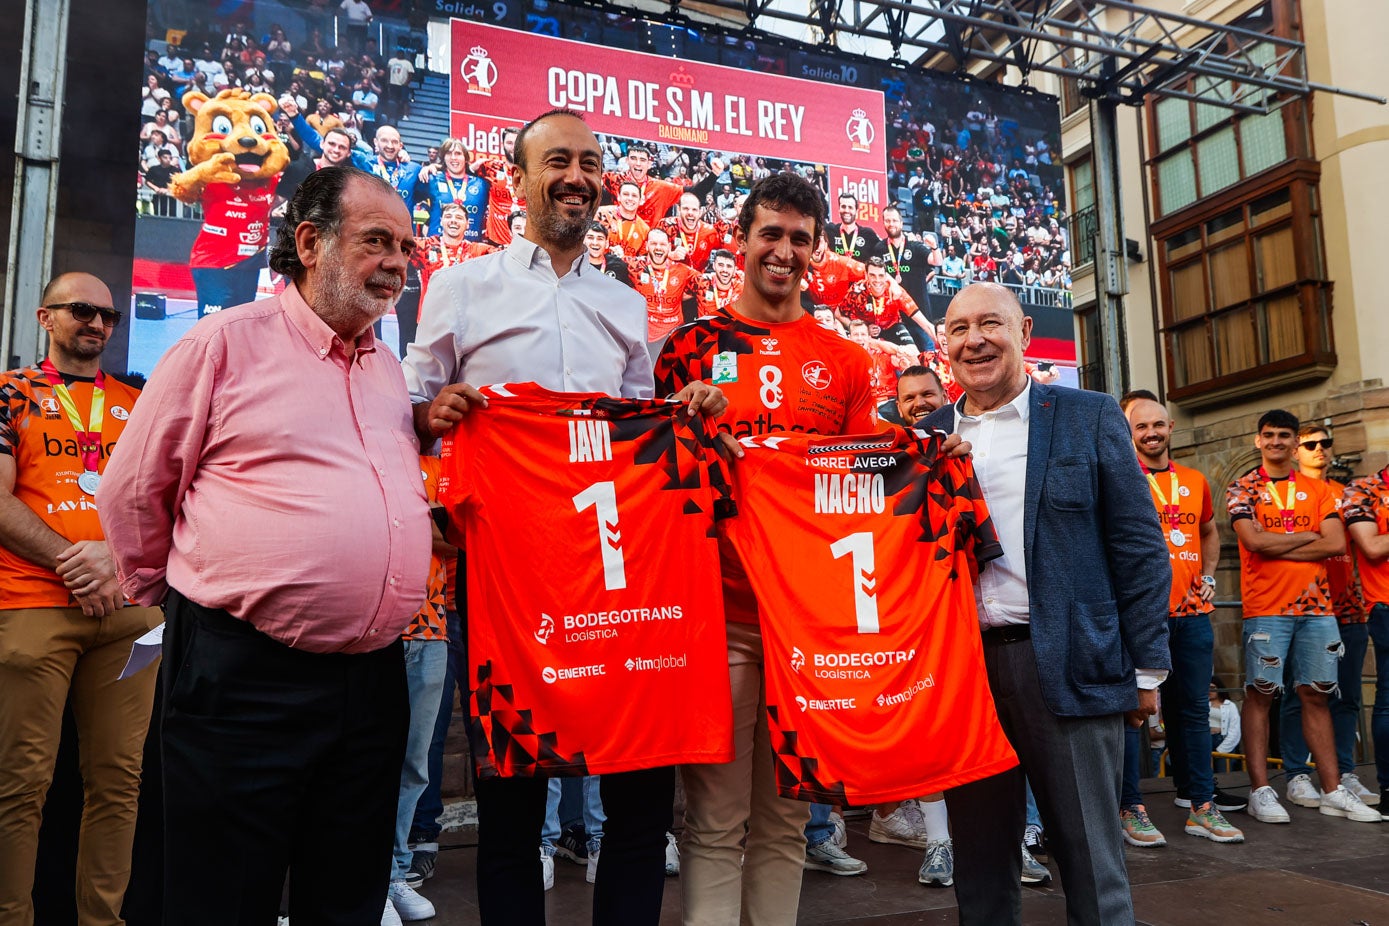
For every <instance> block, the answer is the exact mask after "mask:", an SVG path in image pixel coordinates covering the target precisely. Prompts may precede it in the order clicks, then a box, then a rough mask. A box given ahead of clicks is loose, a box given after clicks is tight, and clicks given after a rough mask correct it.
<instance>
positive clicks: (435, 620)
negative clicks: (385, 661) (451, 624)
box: [400, 456, 449, 640]
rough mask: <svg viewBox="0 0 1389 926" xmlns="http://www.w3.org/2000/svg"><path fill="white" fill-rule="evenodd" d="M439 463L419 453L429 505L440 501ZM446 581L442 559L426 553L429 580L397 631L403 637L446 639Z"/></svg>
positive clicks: (440, 466)
mask: <svg viewBox="0 0 1389 926" xmlns="http://www.w3.org/2000/svg"><path fill="white" fill-rule="evenodd" d="M441 469H442V464H441V463H440V462H439V458H438V457H430V456H421V457H420V478H421V479H423V480H424V494H425V497H426V498H428V499H429V504H430V507H433V506H434V505H436V504H438V502H439V473H440V472H441ZM447 585H448V572H447V570H446V569H445V567H444V561H443V560H442V559H440V558H439V556H438V555H437V554H435V553H433V552H431V553H430V554H429V580H428V584H427V585H426V586H425V595H424V604H422V605H420V609H419V610H418V611H416V612H415V616H414V617H412V618H410V626H409V627H406V628H405V632H404V633H402V634H401V635H400V638H401V639H402V640H447V639H448V638H449V634H448V623H447V620H448V618H447V614H446V609H447V607H448V605H447V602H446V600H445V595H444V591H445V588H446V586H447Z"/></svg>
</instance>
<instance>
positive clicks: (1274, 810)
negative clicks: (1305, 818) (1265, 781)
mask: <svg viewBox="0 0 1389 926" xmlns="http://www.w3.org/2000/svg"><path fill="white" fill-rule="evenodd" d="M1249 815H1250V816H1251V817H1253V818H1254V819H1255V820H1258V821H1260V822H1262V823H1291V822H1293V818H1292V817H1290V816H1288V812H1287V811H1286V810H1284V809H1283V805H1282V804H1280V803H1278V793H1277V792H1276V791H1274V790H1273V789H1272V788H1270V787H1269V786H1268V785H1264V786H1263V787H1262V788H1256V789H1255V790H1253V791H1251V792H1250V793H1249Z"/></svg>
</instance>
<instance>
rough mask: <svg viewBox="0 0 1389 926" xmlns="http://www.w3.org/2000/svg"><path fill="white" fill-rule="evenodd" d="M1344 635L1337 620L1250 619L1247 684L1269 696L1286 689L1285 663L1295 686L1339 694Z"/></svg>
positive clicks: (1281, 616) (1247, 623)
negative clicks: (1338, 679) (1342, 639)
mask: <svg viewBox="0 0 1389 926" xmlns="http://www.w3.org/2000/svg"><path fill="white" fill-rule="evenodd" d="M1343 650H1344V647H1343V645H1342V643H1341V632H1340V629H1339V628H1338V627H1337V625H1336V618H1334V617H1330V616H1327V617H1320V616H1319V617H1293V616H1291V615H1284V614H1279V615H1274V616H1272V617H1250V618H1246V619H1245V621H1244V684H1245V685H1246V686H1248V687H1250V688H1254V689H1256V690H1258V691H1261V692H1264V693H1265V694H1273V693H1274V692H1275V691H1277V690H1278V689H1280V688H1282V687H1283V676H1284V663H1285V662H1286V663H1288V664H1289V668H1290V669H1291V670H1292V671H1291V675H1290V676H1289V677H1290V678H1291V680H1292V683H1293V685H1294V687H1296V686H1299V685H1308V686H1310V687H1311V688H1313V689H1314V690H1316V691H1321V692H1323V693H1325V694H1328V695H1331V694H1335V693H1336V679H1337V672H1338V667H1339V663H1340V661H1341V653H1342V651H1343Z"/></svg>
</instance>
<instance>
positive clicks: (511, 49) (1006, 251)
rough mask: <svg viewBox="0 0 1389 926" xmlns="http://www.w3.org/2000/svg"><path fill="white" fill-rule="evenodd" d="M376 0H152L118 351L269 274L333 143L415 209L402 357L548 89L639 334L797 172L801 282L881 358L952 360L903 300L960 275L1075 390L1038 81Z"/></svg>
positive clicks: (1063, 242)
mask: <svg viewBox="0 0 1389 926" xmlns="http://www.w3.org/2000/svg"><path fill="white" fill-rule="evenodd" d="M369 5H370V8H371V10H372V18H371V19H370V21H369V22H367V23H365V24H363V23H361V22H359V21H354V20H352V19H351V18H350V17H349V16H348V15H347V13H346V12H345V11H344V9H343V8H341V7H340V6H339V5H338V4H336V3H331V2H326V0H302V2H295V0H285V2H278V3H276V2H266V0H233V2H220V3H209V2H208V0H161V2H159V3H150V4H149V6H148V17H147V33H146V46H145V69H144V83H143V85H142V87H141V99H140V103H139V105H140V107H141V109H140V112H141V130H140V134H139V138H138V139H134V138H132V139H131V148H132V157H133V158H134V159H135V160H136V165H137V185H136V191H135V197H134V199H135V208H136V209H137V211H138V215H137V219H136V236H135V247H134V254H133V255H132V258H133V266H134V284H135V285H134V289H135V295H134V298H133V303H134V304H133V306H132V312H131V314H132V325H133V327H132V330H131V334H130V341H129V355H128V357H127V358H125V363H124V365H125V366H126V368H127V370H128V371H129V372H131V373H135V374H143V375H147V374H148V373H149V371H150V370H151V369H152V368H153V366H154V364H155V363H156V362H157V361H158V359H159V357H160V356H161V355H162V354H163V352H164V351H165V350H166V349H167V348H168V347H169V346H170V345H171V344H173V343H174V341H176V340H177V339H178V338H179V337H181V336H182V335H183V334H184V333H185V332H187V330H188V329H189V328H190V327H191V326H192V325H193V324H194V323H196V321H197V319H198V318H200V317H202V316H203V315H205V314H207V313H209V312H216V311H222V310H224V309H227V308H230V307H232V306H234V305H237V304H240V303H242V302H247V301H250V300H252V299H255V298H257V297H259V296H264V295H268V294H271V293H273V292H276V291H277V290H279V289H282V288H283V286H284V285H285V281H284V280H283V279H281V278H279V277H278V276H277V275H276V274H274V273H272V272H271V271H270V270H269V268H268V266H267V256H266V255H267V247H268V244H269V242H270V241H271V240H272V236H273V234H274V230H275V226H276V223H277V221H278V219H279V216H280V215H281V214H282V213H283V206H284V203H285V202H286V201H287V200H288V198H289V197H290V196H292V195H293V193H294V190H295V189H296V188H297V186H298V184H299V183H300V182H301V181H302V180H303V179H304V177H306V176H308V174H309V173H310V172H311V171H313V170H316V169H318V168H320V167H322V166H325V165H328V164H352V165H354V166H357V167H360V168H362V169H365V170H371V171H374V172H376V173H377V174H379V175H381V176H383V177H385V178H386V179H387V180H389V181H390V182H391V183H392V184H393V185H395V186H396V187H397V189H399V190H400V191H401V194H402V197H403V198H404V199H405V201H406V202H407V204H408V205H409V206H410V208H411V209H412V212H413V214H414V217H415V220H416V224H417V229H416V231H417V235H418V236H419V238H420V239H421V242H422V247H421V249H420V254H419V257H418V260H417V261H416V262H415V263H414V265H413V266H412V269H411V272H410V275H409V281H408V285H407V291H406V293H405V295H404V296H403V297H402V300H401V303H400V305H399V306H398V307H397V311H396V312H395V313H394V314H392V315H391V316H388V317H387V318H386V319H385V320H384V321H383V324H382V325H381V326H380V330H379V334H380V336H381V338H382V340H383V341H384V343H385V345H386V346H387V347H389V348H390V349H391V350H393V351H395V352H397V353H398V354H399V353H400V352H401V351H402V350H403V347H404V345H405V344H406V343H408V341H409V340H410V338H411V337H412V336H413V332H414V330H415V325H416V323H417V318H418V307H419V302H420V296H421V291H422V290H423V289H424V288H426V287H427V286H428V279H429V276H430V274H431V273H432V272H434V271H435V270H438V269H440V268H441V267H444V266H449V265H451V264H453V263H456V262H458V261H461V260H467V259H471V258H473V257H476V256H478V255H480V254H484V253H487V252H488V251H490V250H492V249H495V248H500V247H504V246H505V245H506V244H507V242H508V241H509V240H510V238H511V236H512V235H513V234H515V233H516V232H517V231H519V230H520V229H522V228H523V227H524V224H523V223H524V221H525V218H524V215H523V214H522V213H523V212H524V203H518V202H517V201H516V199H515V196H514V191H513V190H512V187H511V183H510V178H509V174H508V167H509V164H510V157H511V152H512V142H513V141H514V137H515V132H516V130H517V129H518V128H519V127H520V126H521V125H522V124H523V123H524V122H525V121H526V120H527V119H528V118H531V117H533V116H535V115H537V114H538V113H540V112H542V111H545V110H547V109H550V108H556V107H564V108H569V109H573V110H576V111H579V112H582V113H583V114H584V116H585V119H586V121H587V122H588V124H589V125H590V126H591V127H592V128H593V130H594V131H595V133H596V134H597V135H598V137H599V140H600V142H601V144H602V147H603V154H604V165H603V166H604V197H603V200H604V204H603V206H602V208H601V209H600V211H599V215H598V219H599V224H600V225H601V226H602V229H601V233H599V232H598V231H596V230H595V232H594V233H593V234H592V235H591V236H590V242H589V245H590V249H589V256H590V259H591V260H593V262H594V263H595V264H597V265H599V266H601V267H603V269H604V270H605V272H608V273H610V274H611V275H613V276H614V277H616V278H618V279H620V280H622V281H623V282H625V283H628V284H629V285H631V286H633V287H634V288H635V289H637V290H638V291H639V292H641V293H642V295H643V296H644V297H645V298H646V300H647V303H648V306H649V309H650V313H651V316H650V317H651V324H652V339H653V350H654V349H656V348H657V347H658V346H659V342H660V340H661V339H662V338H663V337H664V335H665V334H666V333H668V331H669V330H670V329H671V328H673V327H674V326H675V325H677V324H679V323H680V322H682V321H686V320H689V319H692V318H693V317H695V316H696V315H697V314H702V313H704V312H707V311H714V310H717V309H719V308H720V307H723V306H726V305H729V304H731V302H732V301H733V300H734V299H735V298H736V296H737V293H738V292H739V290H740V287H741V260H740V258H739V256H738V255H736V254H735V253H733V252H734V251H735V248H734V245H733V228H734V227H735V225H736V217H737V210H738V207H739V205H740V204H741V198H742V196H743V195H744V194H745V193H746V192H747V190H748V189H749V188H750V187H751V185H752V184H753V183H755V182H757V181H758V180H760V179H762V178H763V177H766V176H769V175H771V174H773V173H776V172H780V171H792V172H795V173H797V174H799V175H801V176H803V177H805V178H806V179H808V180H810V181H811V182H813V183H815V184H816V185H817V186H818V187H819V189H820V190H821V191H822V192H823V194H824V196H825V201H826V212H827V217H828V219H829V221H830V223H832V224H831V225H830V227H829V229H828V231H829V235H828V236H827V239H826V241H825V242H824V243H823V245H822V246H821V247H820V248H819V249H818V250H817V254H816V260H815V262H814V263H813V265H812V269H811V271H810V273H809V274H808V278H807V288H806V293H805V295H804V299H803V302H804V303H805V305H806V308H807V310H808V311H813V310H814V309H816V308H824V307H828V308H829V309H830V310H831V311H830V312H826V313H822V314H820V315H819V316H818V317H821V318H822V319H823V322H824V323H825V324H826V325H828V326H832V327H837V328H838V329H840V330H841V331H843V332H844V333H845V334H846V336H855V337H856V339H859V340H861V341H871V342H876V343H877V344H878V345H879V348H876V349H879V350H880V351H882V352H885V356H888V357H889V361H886V362H890V363H891V365H892V366H895V367H896V368H898V369H901V368H902V367H904V366H906V365H909V364H910V363H913V362H927V363H932V364H935V365H937V366H942V367H943V366H944V365H945V360H944V358H943V357H941V356H939V354H940V353H942V352H937V351H936V350H935V347H936V345H935V343H934V337H933V335H934V334H935V332H934V331H931V330H929V328H930V326H927V328H926V329H922V328H919V327H918V326H917V325H913V324H908V323H905V319H906V316H907V311H906V309H905V308H903V307H904V306H906V305H907V304H908V300H909V301H910V303H913V304H915V305H916V306H918V307H920V308H921V309H922V310H923V311H924V313H925V316H926V317H927V318H928V319H930V321H931V322H938V321H939V320H940V319H941V318H942V316H943V315H944V312H945V308H946V306H947V304H948V303H949V300H950V298H951V296H952V295H953V294H954V293H955V292H956V291H957V290H958V289H959V288H960V287H961V286H963V285H966V284H967V283H969V282H971V281H974V280H992V281H996V282H1000V283H1002V284H1004V285H1007V286H1009V287H1010V288H1012V289H1013V290H1014V291H1015V292H1016V293H1017V294H1018V296H1019V298H1020V299H1021V301H1022V302H1023V304H1024V307H1025V308H1026V310H1027V311H1028V313H1029V314H1030V315H1031V316H1032V317H1033V319H1034V338H1033V342H1032V346H1031V348H1030V350H1029V352H1028V359H1029V361H1031V362H1032V367H1031V370H1032V372H1033V375H1034V376H1038V377H1039V378H1046V379H1047V380H1048V381H1058V380H1059V381H1060V382H1062V383H1065V384H1068V385H1075V382H1076V374H1075V366H1076V348H1075V342H1074V335H1073V329H1074V325H1073V320H1072V310H1071V296H1070V283H1071V280H1070V271H1071V253H1072V252H1071V242H1070V241H1069V222H1068V215H1067V208H1066V202H1067V201H1066V196H1065V191H1064V188H1063V173H1062V167H1061V165H1060V162H1059V158H1058V157H1057V150H1058V146H1059V144H1060V120H1059V110H1058V107H1057V102H1056V100H1055V98H1053V97H1050V96H1046V95H1043V94H1038V93H1035V92H1031V91H1021V90H1018V89H1016V88H1006V87H1002V86H1000V85H997V84H990V83H983V82H979V81H969V80H959V79H955V78H951V77H946V76H941V75H935V74H931V73H928V72H921V71H915V72H913V71H908V70H907V69H905V68H903V67H899V66H896V65H894V64H892V63H890V62H881V61H871V60H865V59H862V58H855V57H852V56H848V55H843V54H839V53H836V52H834V51H833V50H825V49H819V48H811V47H809V46H798V45H796V44H794V43H789V42H781V41H775V40H771V39H768V38H761V39H759V38H754V37H750V36H749V34H747V33H743V32H735V31H732V30H731V29H730V30H728V31H724V30H720V29H715V28H712V27H707V28H697V27H694V26H685V25H678V24H671V23H653V22H647V21H644V20H641V19H638V18H635V17H633V16H631V15H628V14H625V13H613V12H603V11H601V10H597V9H593V8H588V7H568V6H561V5H557V4H554V3H547V2H544V0H499V2H495V3H458V2H450V0H434V2H433V3H426V2H418V0H416V2H412V0H376V2H370V3H369ZM131 105H132V106H134V105H136V104H135V102H134V100H132V102H131ZM459 207H461V209H460V208H459ZM884 306H887V308H884ZM898 308H902V314H901V319H900V320H901V322H902V323H898V322H899V320H898V315H897V310H898ZM855 319H861V320H863V321H865V322H867V325H866V326H863V327H864V328H866V332H867V333H866V334H862V333H858V332H857V331H856V330H855V329H856V328H860V326H853V325H852V322H853V321H854V320H855ZM870 352H872V350H870Z"/></svg>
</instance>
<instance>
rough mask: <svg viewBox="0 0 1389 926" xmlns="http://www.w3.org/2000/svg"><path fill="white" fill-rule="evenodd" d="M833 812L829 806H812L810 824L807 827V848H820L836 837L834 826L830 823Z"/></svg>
mask: <svg viewBox="0 0 1389 926" xmlns="http://www.w3.org/2000/svg"><path fill="white" fill-rule="evenodd" d="M833 810H834V808H833V807H831V806H830V805H829V804H811V805H810V822H809V823H807V824H806V825H805V844H806V846H807V847H810V846H818V845H820V844H821V843H823V842H824V841H825V840H826V839H829V838H830V837H831V836H833V835H834V824H833V823H831V822H830V813H831V812H833Z"/></svg>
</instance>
